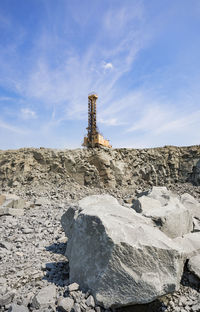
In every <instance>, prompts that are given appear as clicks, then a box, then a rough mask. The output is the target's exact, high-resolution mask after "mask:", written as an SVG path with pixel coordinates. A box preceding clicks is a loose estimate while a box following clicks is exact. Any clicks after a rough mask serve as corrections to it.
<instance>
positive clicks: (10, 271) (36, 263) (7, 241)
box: [0, 146, 200, 312]
mask: <svg viewBox="0 0 200 312" xmlns="http://www.w3.org/2000/svg"><path fill="white" fill-rule="evenodd" d="M199 160H200V148H199V146H194V147H188V148H177V147H171V146H169V147H164V148H158V149H145V150H131V149H112V150H106V149H91V150H83V149H77V150H73V151H71V150H63V151H58V150H52V149H44V148H41V149H20V150H17V151H0V171H1V174H0V263H1V264H0V311H1V312H7V311H21V312H23V311H24V312H26V311H30V312H36V311H41V312H55V311H57V310H58V311H59V308H58V300H59V298H60V300H61V299H65V298H69V299H71V300H73V302H74V304H73V307H72V311H75V312H84V311H90V312H94V311H96V312H104V311H107V312H108V311H110V310H109V309H106V310H105V309H104V308H103V307H102V306H100V305H99V304H98V302H97V301H96V302H95V300H94V304H93V301H92V300H91V297H90V296H92V297H93V294H92V293H91V291H90V290H89V289H83V288H82V286H81V285H80V287H79V288H78V289H76V290H75V289H74V290H71V291H69V286H70V284H74V283H77V282H78V280H75V279H74V280H71V279H70V280H69V274H70V269H69V263H68V259H67V257H66V256H65V249H66V245H67V240H68V237H65V233H64V231H63V229H62V227H61V224H60V219H61V216H62V215H63V214H64V213H65V212H66V210H67V209H68V207H72V206H74V209H73V211H74V210H75V212H76V213H77V214H78V215H79V213H80V212H79V211H77V209H75V207H76V206H77V204H76V203H77V201H79V200H80V199H82V198H84V197H86V196H90V195H101V194H110V195H112V196H113V197H114V199H113V202H112V205H111V206H115V203H116V201H119V203H120V205H123V206H124V209H127V210H131V206H132V202H133V200H134V199H136V194H137V195H138V194H139V193H141V192H149V189H150V188H151V187H152V185H160V186H164V185H166V186H167V188H168V189H169V190H171V191H172V192H173V193H176V194H178V196H180V198H181V200H182V204H183V205H184V206H185V207H186V208H187V209H188V211H190V212H191V213H192V216H193V232H194V233H190V234H185V235H184V236H183V237H177V238H175V240H174V242H175V244H177V243H178V244H179V245H180V246H182V247H181V250H182V251H181V252H182V254H183V256H184V257H185V255H186V252H187V258H188V259H189V262H188V263H187V266H185V269H184V274H183V277H182V280H181V284H180V288H179V289H178V290H176V291H173V292H172V293H171V294H168V295H165V296H163V297H161V298H157V300H156V302H157V301H159V307H158V306H156V307H155V301H153V302H152V303H148V304H145V305H140V306H139V307H138V306H136V308H135V309H136V310H135V311H138V309H140V311H142V312H144V311H146V310H145V309H147V307H150V308H149V310H148V311H151V312H160V311H166V312H168V311H170V312H173V311H176V310H177V311H181V312H184V311H193V310H194V311H198V309H199V303H200V293H199V288H200V287H199V285H200V283H199V279H198V277H197V275H195V274H194V273H192V272H193V271H192V270H191V268H190V267H189V263H190V260H191V259H192V257H194V256H195V255H198V253H199V251H198V250H199V247H198V246H199V236H198V235H195V236H193V234H198V233H200V232H199V231H200V230H199V229H200V223H199V222H200V219H199V202H200V186H199V185H200V171H199V164H200V162H199ZM190 182H193V183H194V184H195V185H194V184H193V185H192V184H191V183H190ZM186 193H187V194H186ZM188 194H189V196H188ZM181 196H182V197H181ZM190 196H192V197H190ZM82 205H83V202H82ZM86 205H87V202H86ZM84 209H85V208H84ZM136 214H137V213H136ZM113 218H114V217H113ZM95 222H96V220H95ZM146 222H147V223H146V225H147V226H148V227H153V226H154V227H155V226H156V227H158V229H159V224H157V225H156V224H155V222H154V221H152V220H151V218H148V220H146ZM98 226H99V225H98ZM191 234H192V235H191ZM149 235H150V234H149ZM123 250H124V249H123ZM183 250H184V252H183ZM68 252H69V250H68ZM81 257H82V258H81V259H82V261H83V262H84V261H86V259H85V257H86V258H87V253H86V255H81ZM124 257H126V255H124ZM191 271H192V272H191ZM149 279H150V278H149ZM159 282H160V281H159ZM109 283H111V285H113V284H114V285H115V283H114V279H113V278H111V279H110V280H109V281H108V284H109ZM49 286H54V287H55V293H54V294H55V297H53V298H52V299H50V301H51V303H50V304H47V305H46V303H45V305H44V306H43V307H42V308H41V307H40V308H39V309H36V308H34V307H33V306H32V302H33V298H35V299H34V300H35V301H36V305H37V304H38V303H37V300H36V297H37V296H38V295H39V294H40V293H41V292H42V290H44V289H45V288H46V287H49ZM116 287H118V288H119V287H120V284H119V283H118V284H116ZM108 288H109V285H108ZM45 296H46V295H45V294H44V298H43V299H42V298H41V303H42V302H44V301H45ZM142 296H143V297H146V294H145V293H141V297H142ZM39 298H40V297H38V302H39ZM88 298H90V299H88ZM119 301H120V298H119ZM88 302H90V304H89V306H88V304H87V303H88ZM39 304H40V303H39ZM91 304H93V306H91ZM19 309H20V310H19ZM120 309H121V311H123V312H125V311H128V310H126V309H128V307H124V306H123V307H122V308H120ZM120 309H118V310H117V311H120ZM141 309H142V310H141ZM131 311H134V307H133V306H132V307H131Z"/></svg>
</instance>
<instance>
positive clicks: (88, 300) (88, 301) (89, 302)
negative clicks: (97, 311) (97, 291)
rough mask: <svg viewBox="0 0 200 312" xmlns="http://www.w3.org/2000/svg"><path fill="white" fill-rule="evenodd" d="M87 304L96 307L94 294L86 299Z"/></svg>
mask: <svg viewBox="0 0 200 312" xmlns="http://www.w3.org/2000/svg"><path fill="white" fill-rule="evenodd" d="M86 304H87V306H88V307H92V308H94V307H95V302H94V298H93V296H92V295H90V296H89V297H88V298H87V300H86Z"/></svg>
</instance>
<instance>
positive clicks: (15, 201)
mask: <svg viewBox="0 0 200 312" xmlns="http://www.w3.org/2000/svg"><path fill="white" fill-rule="evenodd" d="M2 196H4V197H5V200H4V202H3V203H2V207H8V208H15V209H24V207H25V200H24V199H22V198H20V197H19V196H17V195H14V194H2Z"/></svg>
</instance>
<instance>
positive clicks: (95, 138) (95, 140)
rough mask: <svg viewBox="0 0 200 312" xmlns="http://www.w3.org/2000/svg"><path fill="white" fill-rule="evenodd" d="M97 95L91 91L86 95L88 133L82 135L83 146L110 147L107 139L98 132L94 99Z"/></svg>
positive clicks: (95, 99)
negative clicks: (84, 135)
mask: <svg viewBox="0 0 200 312" xmlns="http://www.w3.org/2000/svg"><path fill="white" fill-rule="evenodd" d="M97 99H98V95H97V94H96V93H95V92H93V93H90V94H89V95H88V127H87V128H86V129H87V131H88V134H87V136H86V137H84V143H83V146H86V147H99V146H105V147H109V148H111V147H112V146H111V145H110V143H109V141H108V140H106V139H104V137H103V136H102V135H101V134H100V133H99V131H98V128H97V117H96V107H97V105H96V101H97Z"/></svg>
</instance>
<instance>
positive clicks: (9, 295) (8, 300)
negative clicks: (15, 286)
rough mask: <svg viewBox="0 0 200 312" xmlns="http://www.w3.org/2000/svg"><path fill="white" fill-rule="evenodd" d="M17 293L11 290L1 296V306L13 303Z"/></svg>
mask: <svg viewBox="0 0 200 312" xmlns="http://www.w3.org/2000/svg"><path fill="white" fill-rule="evenodd" d="M15 294H16V292H15V291H10V292H8V293H6V294H5V295H3V296H1V297H0V307H2V306H5V305H7V304H9V303H11V302H12V300H13V298H14V296H15Z"/></svg>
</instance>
